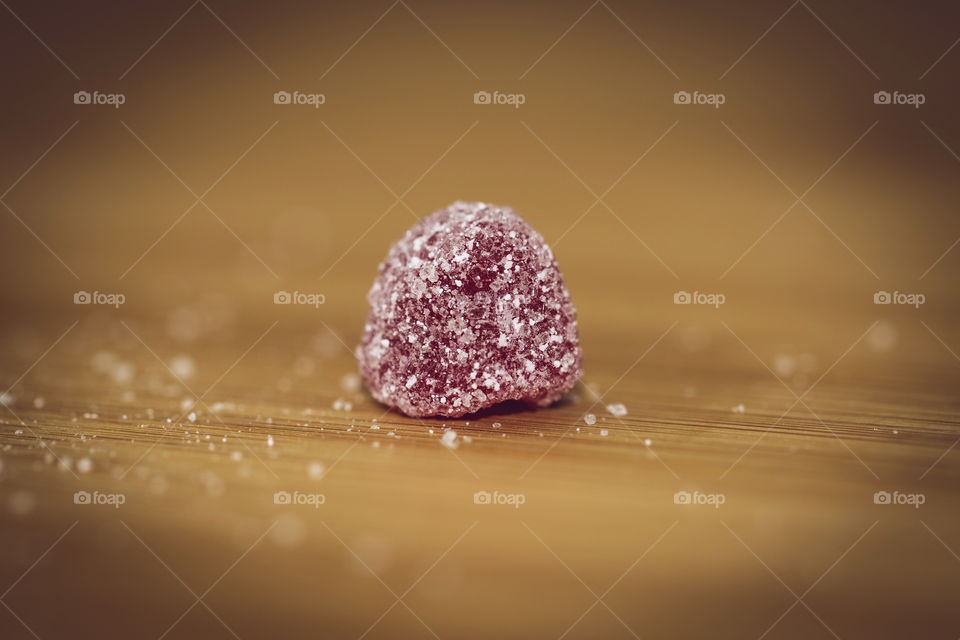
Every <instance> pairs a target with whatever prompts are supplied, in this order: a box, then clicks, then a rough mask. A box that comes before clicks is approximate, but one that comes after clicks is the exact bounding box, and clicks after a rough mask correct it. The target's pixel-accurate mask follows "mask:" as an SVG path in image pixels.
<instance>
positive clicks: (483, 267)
mask: <svg viewBox="0 0 960 640" xmlns="http://www.w3.org/2000/svg"><path fill="white" fill-rule="evenodd" d="M367 300H368V301H369V302H370V307H371V309H370V315H369V316H368V318H367V323H366V326H365V327H364V332H363V340H362V342H361V344H360V346H359V347H357V360H358V362H359V367H360V374H361V376H362V377H363V381H364V382H365V383H366V385H367V387H368V388H369V389H370V392H371V393H372V394H373V397H374V398H376V399H377V400H379V401H380V402H382V403H384V404H387V405H389V406H391V407H395V408H397V409H399V410H400V411H402V412H403V413H405V414H407V415H410V416H450V417H458V416H462V415H464V414H467V413H474V412H476V411H479V410H480V409H484V408H486V407H489V406H492V405H494V404H497V403H499V402H504V401H506V400H522V401H525V402H527V403H530V404H534V405H537V406H541V407H543V406H547V405H549V404H551V403H553V402H555V401H556V400H558V399H560V397H561V396H563V395H564V394H565V393H566V392H567V391H569V390H570V389H571V388H573V385H574V384H575V383H576V381H577V379H578V378H579V377H580V375H581V373H582V371H581V365H582V361H583V356H582V354H581V352H580V343H579V339H578V336H577V312H576V309H575V308H574V306H573V303H572V302H571V301H570V293H569V292H568V291H567V287H566V286H565V285H564V283H563V277H562V276H561V275H560V270H559V269H558V268H557V263H556V261H555V260H554V258H553V253H552V252H551V251H550V248H549V247H548V246H547V245H546V243H545V242H544V241H543V238H542V237H541V236H540V234H539V233H537V232H536V231H534V230H533V228H532V227H531V226H530V225H528V224H527V223H526V222H524V221H523V219H522V218H520V216H518V215H517V214H516V213H515V212H514V211H513V210H512V209H510V208H508V207H498V206H493V205H488V204H484V203H482V202H470V203H465V202H457V203H455V204H453V205H451V206H449V207H447V208H446V209H441V210H440V211H437V212H436V213H434V214H433V215H431V216H429V217H427V218H424V219H422V220H421V221H420V222H418V223H417V224H416V225H414V226H413V228H411V229H410V230H409V231H407V233H406V235H405V236H404V237H403V238H401V239H400V240H399V241H398V242H397V243H396V244H394V245H393V247H392V248H391V249H390V253H389V255H387V259H386V260H384V262H383V264H381V265H380V272H379V274H378V275H377V278H376V280H375V281H374V283H373V288H372V289H370V293H369V294H368V295H367Z"/></svg>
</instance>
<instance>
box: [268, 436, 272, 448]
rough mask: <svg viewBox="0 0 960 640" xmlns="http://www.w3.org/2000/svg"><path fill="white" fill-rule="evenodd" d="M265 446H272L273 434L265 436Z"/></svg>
mask: <svg viewBox="0 0 960 640" xmlns="http://www.w3.org/2000/svg"><path fill="white" fill-rule="evenodd" d="M267 446H268V447H272V446H273V436H269V435H268V436H267Z"/></svg>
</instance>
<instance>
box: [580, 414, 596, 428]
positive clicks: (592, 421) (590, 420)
mask: <svg viewBox="0 0 960 640" xmlns="http://www.w3.org/2000/svg"><path fill="white" fill-rule="evenodd" d="M583 421H584V422H586V423H587V424H591V425H592V424H597V416H595V415H593V414H592V413H588V414H587V415H585V416H583Z"/></svg>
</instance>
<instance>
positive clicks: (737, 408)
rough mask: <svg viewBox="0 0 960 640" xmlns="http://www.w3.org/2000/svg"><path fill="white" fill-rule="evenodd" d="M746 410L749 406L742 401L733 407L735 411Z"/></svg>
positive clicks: (741, 411)
mask: <svg viewBox="0 0 960 640" xmlns="http://www.w3.org/2000/svg"><path fill="white" fill-rule="evenodd" d="M746 410H747V408H746V407H745V406H743V403H742V402H741V403H740V404H738V405H737V406H735V407H734V408H733V412H734V413H744V412H745V411H746Z"/></svg>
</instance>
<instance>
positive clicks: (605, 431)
mask: <svg viewBox="0 0 960 640" xmlns="http://www.w3.org/2000/svg"><path fill="white" fill-rule="evenodd" d="M609 433H610V432H609V431H607V430H606V429H600V435H602V436H603V437H607V435H609Z"/></svg>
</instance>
